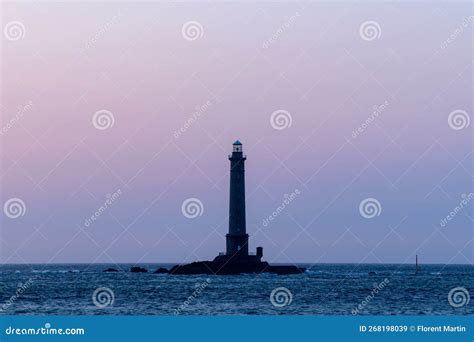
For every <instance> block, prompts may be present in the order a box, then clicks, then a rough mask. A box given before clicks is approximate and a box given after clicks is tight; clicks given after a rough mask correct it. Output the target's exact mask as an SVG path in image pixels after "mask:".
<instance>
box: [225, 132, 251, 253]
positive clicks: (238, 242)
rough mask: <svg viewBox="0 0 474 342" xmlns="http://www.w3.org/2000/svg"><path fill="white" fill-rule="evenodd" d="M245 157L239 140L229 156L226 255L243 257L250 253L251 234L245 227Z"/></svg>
mask: <svg viewBox="0 0 474 342" xmlns="http://www.w3.org/2000/svg"><path fill="white" fill-rule="evenodd" d="M245 159H246V157H245V156H244V155H243V152H242V143H241V142H240V141H238V140H237V141H236V142H234V144H233V150H232V154H231V155H230V156H229V160H230V194H229V195H230V196H229V234H227V235H226V255H231V256H241V257H245V256H248V254H249V246H248V242H249V235H248V234H247V231H246V227H245V167H244V164H245Z"/></svg>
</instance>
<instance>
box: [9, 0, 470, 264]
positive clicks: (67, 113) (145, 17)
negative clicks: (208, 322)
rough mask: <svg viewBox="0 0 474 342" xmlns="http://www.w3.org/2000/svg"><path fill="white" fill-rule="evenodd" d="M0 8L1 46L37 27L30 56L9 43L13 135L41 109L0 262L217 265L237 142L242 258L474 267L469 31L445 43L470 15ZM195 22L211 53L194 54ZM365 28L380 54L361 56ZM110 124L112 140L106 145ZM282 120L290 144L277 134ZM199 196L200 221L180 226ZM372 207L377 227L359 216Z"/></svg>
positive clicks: (31, 128) (27, 127)
mask: <svg viewBox="0 0 474 342" xmlns="http://www.w3.org/2000/svg"><path fill="white" fill-rule="evenodd" d="M1 6H2V30H3V28H4V27H5V25H6V24H7V23H8V22H10V21H13V20H17V21H21V22H22V23H23V24H24V26H25V37H24V38H23V39H21V40H18V41H9V40H7V39H5V36H4V35H3V36H2V37H1V38H2V39H1V44H2V45H1V59H2V65H1V79H2V84H1V89H0V90H1V111H2V127H5V125H6V123H7V122H8V121H9V120H10V119H12V118H13V117H15V114H16V112H17V107H18V106H24V105H25V104H27V103H29V102H30V101H31V103H32V104H33V106H32V109H31V110H29V111H27V112H26V113H25V114H24V115H23V116H22V117H21V118H20V119H19V120H18V122H17V123H16V124H15V125H13V127H11V128H9V129H7V131H6V132H3V134H1V135H0V141H1V146H2V149H1V170H0V171H1V174H0V175H1V188H2V190H1V195H2V202H1V203H2V206H3V203H4V202H5V201H7V200H8V199H9V198H12V197H18V198H21V199H22V200H24V202H25V203H26V208H27V209H26V213H25V215H24V216H22V217H19V218H17V219H10V218H8V217H6V216H5V215H3V212H2V216H1V239H2V240H1V254H0V261H1V262H7V263H23V262H33V263H43V262H85V263H89V262H138V263H139V262H177V261H193V260H197V259H212V258H213V257H214V256H215V255H216V254H217V253H218V252H220V251H223V250H224V247H225V242H224V239H223V237H224V235H225V233H226V231H227V218H226V216H227V211H228V168H229V162H228V160H227V154H228V153H229V152H230V151H231V143H232V142H233V141H234V140H235V139H237V138H238V139H240V140H241V141H242V142H243V144H244V150H245V152H246V153H247V155H248V160H247V178H246V180H247V196H248V203H247V227H248V232H249V234H250V237H251V239H250V249H251V250H254V249H255V247H256V246H259V245H261V246H263V247H264V255H265V258H266V260H268V261H273V262H275V261H278V262H355V263H358V262H376V263H378V262H385V263H391V262H400V263H403V262H406V261H408V262H413V261H414V254H415V253H417V254H419V255H420V260H421V262H431V263H472V261H473V253H472V250H473V242H472V241H473V240H472V218H473V213H472V209H473V205H472V203H470V205H469V206H468V207H467V208H465V209H464V210H463V211H462V212H460V213H459V214H458V215H456V217H455V218H454V219H453V220H452V221H451V222H450V223H449V224H448V225H447V226H446V227H440V220H441V219H442V218H443V217H445V216H446V215H448V214H449V212H450V211H451V210H452V209H453V208H454V207H456V206H457V205H458V204H459V202H460V201H461V199H462V198H461V195H462V194H466V193H470V192H472V161H473V158H472V141H471V137H472V126H469V127H467V128H465V129H462V130H453V129H451V128H450V126H449V125H448V115H449V113H451V112H452V111H453V110H457V109H462V110H465V111H467V112H468V113H469V115H471V116H472V102H471V101H472V99H471V95H472V50H471V47H472V41H473V40H472V20H470V21H468V26H467V27H466V28H464V31H462V32H461V33H459V34H457V35H456V37H455V39H454V40H452V41H450V42H449V43H448V44H444V45H443V43H446V41H447V39H448V38H449V37H450V35H451V34H452V33H453V32H454V31H455V30H456V28H458V27H459V26H460V25H461V23H462V22H463V20H464V19H465V18H468V17H469V15H472V8H471V5H470V3H469V2H465V3H451V4H448V3H423V2H403V3H384V4H381V3H380V4H377V3H354V4H352V3H343V2H338V3H322V2H318V3H305V4H304V5H302V4H296V3H293V4H288V3H274V4H269V3H240V4H239V3H227V4H218V5H216V4H210V3H195V4H186V3H173V4H171V3H161V4H160V3H140V4H131V3H118V4H117V3H116V4H111V3H87V4H80V3H40V4H29V3H23V4H18V3H17V4H15V3H3V4H2V5H1ZM291 17H293V19H291V20H290V18H291ZM190 20H194V21H198V22H200V23H201V24H202V26H203V28H204V31H203V36H202V38H201V39H198V40H195V41H187V40H185V39H183V36H182V33H181V28H182V26H183V24H184V23H185V22H187V21H190ZM367 20H374V21H377V22H378V23H379V24H380V27H381V36H380V38H379V39H376V40H374V41H365V40H363V39H361V37H360V35H359V26H360V25H361V23H363V22H365V21H367ZM285 23H289V24H288V25H287V26H285V25H284V24H285ZM279 28H283V30H282V32H281V33H279V34H278V38H277V39H276V40H275V41H273V42H271V44H269V46H268V47H267V48H264V47H263V44H264V43H265V42H267V41H268V40H269V38H271V37H272V35H273V34H275V32H278V29H279ZM207 101H210V103H211V105H210V106H209V108H208V109H207V110H206V111H205V112H204V113H203V114H202V115H201V116H200V117H199V119H198V120H197V121H196V122H195V123H194V124H192V125H191V127H190V128H189V129H187V130H186V132H185V133H184V134H182V135H181V136H180V137H179V138H175V137H174V136H173V133H174V132H175V131H176V130H178V129H179V128H180V127H182V126H183V123H184V122H185V121H186V120H187V119H189V118H191V117H192V115H193V112H194V111H195V108H196V106H200V105H203V104H205V103H206V102H207ZM385 101H387V102H388V106H387V107H386V109H385V110H384V111H383V112H382V113H381V114H380V115H379V117H378V118H377V119H376V120H375V121H374V122H372V123H371V124H370V125H369V126H368V128H367V129H366V130H365V131H364V132H362V133H361V134H360V135H359V136H358V137H357V138H353V137H352V132H353V131H354V130H355V129H357V127H358V126H360V125H361V124H362V123H363V122H364V121H365V120H366V119H367V118H368V117H369V116H370V115H371V113H372V110H373V109H372V108H373V106H374V105H381V104H382V103H384V102H385ZM100 109H107V110H109V111H111V112H112V113H113V115H114V118H115V124H114V126H113V127H111V128H109V129H107V130H98V129H96V128H94V126H93V125H92V117H93V115H94V113H95V112H96V111H98V110H100ZM278 109H284V110H287V111H288V112H290V113H291V116H292V126H291V127H289V128H287V129H284V130H275V129H273V128H272V126H271V125H270V116H271V114H272V113H273V112H274V111H275V110H278ZM117 189H121V191H122V195H121V196H120V198H119V199H117V200H116V201H115V202H114V203H113V205H112V206H111V207H110V208H109V209H108V210H107V211H106V212H105V213H104V214H102V215H101V216H100V217H99V218H98V219H97V221H96V222H94V223H93V225H91V226H90V227H84V221H85V219H86V218H87V217H89V216H90V215H92V214H93V213H94V212H95V211H96V210H97V209H98V207H99V206H100V205H101V203H103V202H104V200H105V198H106V194H108V193H113V192H115V191H117ZM295 189H299V190H300V192H301V194H300V195H299V196H298V197H297V198H296V199H295V200H294V201H293V202H292V203H291V204H290V205H289V206H288V207H287V208H286V209H285V210H284V212H283V213H281V214H280V215H279V216H278V217H277V218H276V219H275V220H274V221H273V222H272V223H271V224H270V225H269V226H268V227H264V226H263V225H262V221H263V219H264V218H265V217H266V216H268V215H269V214H271V213H272V211H273V210H275V209H276V208H277V207H278V206H279V205H280V204H281V202H282V201H283V196H284V194H289V193H291V192H293V191H294V190H295ZM189 197H196V198H199V199H200V200H201V201H202V203H203V204H204V213H203V215H202V216H200V217H198V218H195V219H188V218H186V217H184V216H183V215H182V213H181V204H182V202H183V201H184V200H185V199H187V198H189ZM367 197H374V198H376V199H378V200H379V201H380V203H381V205H382V212H381V215H380V216H378V217H376V218H373V219H366V218H363V217H362V216H361V215H360V213H359V203H360V202H361V201H362V200H363V199H365V198H367Z"/></svg>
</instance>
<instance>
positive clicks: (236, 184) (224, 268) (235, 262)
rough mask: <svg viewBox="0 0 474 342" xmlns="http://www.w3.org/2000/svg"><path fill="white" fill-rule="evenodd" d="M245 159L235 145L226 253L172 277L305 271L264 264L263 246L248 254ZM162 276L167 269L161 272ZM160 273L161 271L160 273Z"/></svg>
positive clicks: (178, 270)
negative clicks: (181, 275) (180, 275)
mask: <svg viewBox="0 0 474 342" xmlns="http://www.w3.org/2000/svg"><path fill="white" fill-rule="evenodd" d="M245 159H247V158H246V156H244V154H243V151H242V143H241V142H240V141H238V140H237V141H236V142H234V143H233V145H232V154H231V155H229V160H230V191H229V233H228V234H226V251H225V252H221V253H219V255H218V256H216V257H215V258H214V260H212V261H196V262H192V263H190V264H184V265H176V266H173V267H172V268H171V269H170V270H169V271H168V272H169V273H170V274H241V273H262V272H270V273H276V274H300V273H303V272H304V271H305V270H306V269H305V268H303V267H298V266H295V265H278V266H273V265H269V264H268V262H266V261H262V258H263V247H257V248H256V253H249V235H248V234H247V228H246V224H245ZM159 271H160V272H159V273H163V272H165V273H166V272H167V270H164V271H163V270H162V269H160V270H159ZM157 272H158V271H157Z"/></svg>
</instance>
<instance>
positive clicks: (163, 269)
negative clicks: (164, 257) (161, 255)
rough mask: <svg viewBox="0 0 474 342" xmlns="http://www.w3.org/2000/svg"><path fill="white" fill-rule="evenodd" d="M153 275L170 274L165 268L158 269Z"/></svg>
mask: <svg viewBox="0 0 474 342" xmlns="http://www.w3.org/2000/svg"><path fill="white" fill-rule="evenodd" d="M153 273H158V274H164V273H170V271H168V270H167V269H166V268H163V267H160V268H159V269H157V270H156V271H155V272H153Z"/></svg>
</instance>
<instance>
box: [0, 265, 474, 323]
mask: <svg viewBox="0 0 474 342" xmlns="http://www.w3.org/2000/svg"><path fill="white" fill-rule="evenodd" d="M131 266H140V267H144V268H146V269H147V270H148V272H147V273H130V272H129V269H130V267H131ZM171 266H172V265H170V264H141V265H131V264H119V265H112V264H110V265H109V264H92V265H85V264H84V265H83V264H47V265H41V264H34V265H26V264H25V265H1V266H0V280H1V287H0V315H472V314H474V305H473V303H472V302H470V294H473V293H474V292H473V290H474V286H473V285H474V266H473V265H422V266H421V267H420V269H419V270H418V272H415V267H414V265H397V264H358V265H356V264H316V265H304V264H300V265H298V266H301V267H307V268H308V270H307V271H306V272H305V273H304V274H299V275H274V274H268V273H264V274H242V275H232V276H216V275H169V274H154V273H153V272H154V271H155V270H156V269H158V268H160V267H164V268H168V269H169V268H170V267H171ZM107 268H115V269H117V270H119V272H114V273H106V272H103V271H104V270H105V269H107Z"/></svg>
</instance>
